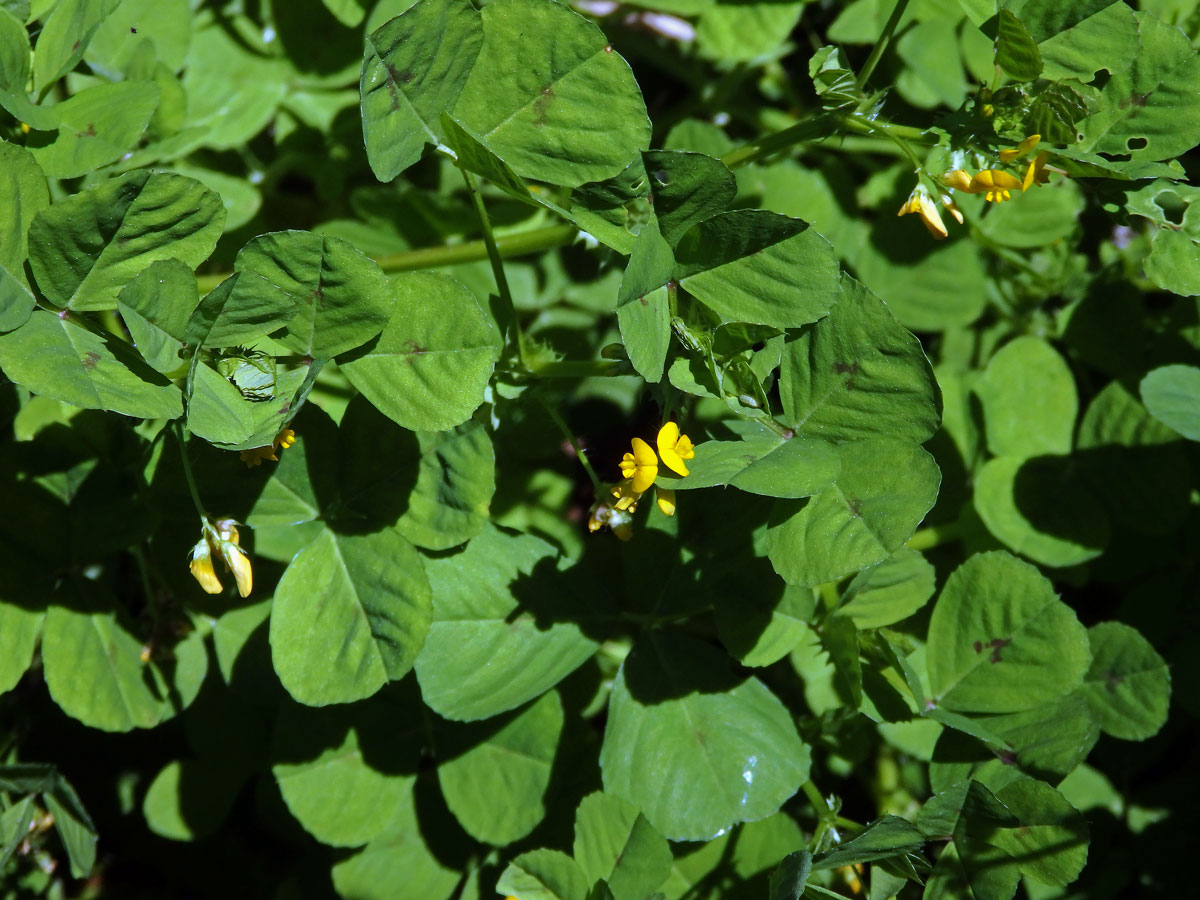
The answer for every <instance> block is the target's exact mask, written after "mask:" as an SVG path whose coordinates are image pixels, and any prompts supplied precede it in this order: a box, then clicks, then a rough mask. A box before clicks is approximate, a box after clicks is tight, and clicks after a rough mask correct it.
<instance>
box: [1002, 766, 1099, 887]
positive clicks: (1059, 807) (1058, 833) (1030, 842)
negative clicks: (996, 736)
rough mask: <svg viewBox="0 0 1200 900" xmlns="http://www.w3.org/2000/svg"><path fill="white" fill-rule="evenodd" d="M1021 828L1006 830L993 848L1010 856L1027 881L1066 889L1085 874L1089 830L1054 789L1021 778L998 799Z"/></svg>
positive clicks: (1073, 809) (1075, 811) (1077, 812)
mask: <svg viewBox="0 0 1200 900" xmlns="http://www.w3.org/2000/svg"><path fill="white" fill-rule="evenodd" d="M996 799H998V800H999V801H1000V802H1001V803H1003V804H1004V805H1005V806H1006V807H1008V809H1009V810H1011V811H1012V813H1013V814H1014V815H1016V817H1017V818H1018V819H1020V820H1021V824H1020V826H1019V827H1016V828H1002V829H1000V830H999V831H998V832H997V833H996V834H994V835H993V836H992V837H991V838H989V842H990V843H991V844H993V845H994V846H996V847H999V848H1000V849H1001V850H1005V851H1007V852H1008V853H1009V854H1010V855H1011V856H1012V858H1013V859H1014V860H1016V861H1017V866H1018V867H1019V868H1020V870H1021V873H1022V874H1023V875H1028V876H1029V877H1030V878H1034V879H1037V880H1038V881H1040V882H1041V883H1042V884H1054V885H1058V886H1060V887H1065V886H1066V885H1068V884H1070V883H1071V882H1072V881H1074V880H1075V879H1076V878H1078V877H1079V873H1080V872H1081V871H1082V870H1083V865H1084V863H1086V862H1087V855H1088V825H1087V822H1086V821H1085V820H1084V818H1083V816H1081V815H1080V814H1079V811H1078V810H1076V809H1075V807H1073V806H1072V805H1071V804H1070V803H1069V802H1068V801H1067V799H1066V798H1065V797H1064V796H1063V795H1062V794H1060V793H1059V792H1058V791H1056V790H1055V789H1054V788H1052V787H1051V786H1050V785H1048V784H1045V783H1043V782H1041V781H1037V780H1035V779H1033V778H1023V779H1021V780H1020V781H1017V782H1014V783H1013V784H1010V785H1009V786H1008V787H1006V788H1004V789H1003V790H1000V791H998V792H997V793H996Z"/></svg>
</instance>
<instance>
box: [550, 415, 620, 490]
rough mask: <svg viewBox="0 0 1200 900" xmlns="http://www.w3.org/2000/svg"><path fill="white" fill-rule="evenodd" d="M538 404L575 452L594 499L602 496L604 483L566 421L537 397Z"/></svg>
mask: <svg viewBox="0 0 1200 900" xmlns="http://www.w3.org/2000/svg"><path fill="white" fill-rule="evenodd" d="M538 402H540V403H541V404H542V408H543V409H545V410H546V414H547V415H548V416H550V420H551V421H552V422H554V424H555V425H557V426H558V430H559V431H561V432H562V433H563V436H564V437H565V438H566V439H567V442H568V443H570V445H571V449H572V450H574V451H575V458H576V459H578V460H579V463H580V465H582V466H583V470H584V471H585V472H587V474H588V478H590V479H591V480H592V489H593V490H594V491H595V492H596V497H597V498H599V497H601V496H602V495H603V494H604V483H603V482H602V481H601V480H600V477H599V476H598V475H597V474H596V470H595V469H593V468H592V464H591V462H590V461H589V460H588V458H587V454H585V453H584V452H583V447H581V446H580V445H579V441H578V440H576V439H575V433H574V432H573V431H571V428H570V426H569V425H567V423H566V420H565V419H563V417H562V416H560V415H559V414H558V410H557V409H555V408H554V407H553V406H552V405H551V404H549V403H547V402H546V400H545V398H543V397H538Z"/></svg>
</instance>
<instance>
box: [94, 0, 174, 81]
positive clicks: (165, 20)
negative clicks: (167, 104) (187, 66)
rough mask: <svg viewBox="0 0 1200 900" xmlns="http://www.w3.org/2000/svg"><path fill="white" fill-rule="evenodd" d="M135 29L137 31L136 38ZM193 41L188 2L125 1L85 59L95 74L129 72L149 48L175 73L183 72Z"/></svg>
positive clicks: (98, 32)
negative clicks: (134, 62) (137, 58)
mask: <svg viewBox="0 0 1200 900" xmlns="http://www.w3.org/2000/svg"><path fill="white" fill-rule="evenodd" d="M131 28H136V29H137V33H136V36H135V35H134V32H132V31H130V29H131ZM191 40H192V16H191V11H190V10H189V9H188V2H187V0H121V3H120V5H119V6H118V7H117V8H116V9H115V10H113V12H112V13H111V14H110V15H108V16H106V17H105V19H104V21H103V22H101V23H100V27H99V28H97V29H96V33H95V34H93V35H92V40H91V43H90V44H88V47H87V51H86V52H85V53H84V59H86V60H87V62H88V65H90V66H91V67H92V69H93V70H95V71H100V72H105V73H107V74H109V75H110V76H111V75H114V74H116V73H118V72H123V71H125V70H126V69H127V68H128V66H129V65H130V63H131V62H132V61H133V60H134V59H135V58H136V57H137V56H138V54H139V53H141V52H143V51H142V46H143V45H149V46H150V47H151V48H152V49H153V52H154V55H155V56H156V57H157V58H158V59H160V60H162V61H163V62H164V63H166V65H167V68H168V69H170V71H172V72H178V71H179V70H180V69H181V68H183V62H184V60H185V59H186V58H187V51H188V46H189V45H190V44H191Z"/></svg>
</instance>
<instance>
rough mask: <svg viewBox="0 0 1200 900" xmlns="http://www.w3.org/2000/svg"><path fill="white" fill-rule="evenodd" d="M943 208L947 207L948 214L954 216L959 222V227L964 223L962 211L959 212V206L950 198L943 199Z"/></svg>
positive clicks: (944, 197)
mask: <svg viewBox="0 0 1200 900" xmlns="http://www.w3.org/2000/svg"><path fill="white" fill-rule="evenodd" d="M942 206H944V207H946V212H948V213H950V215H952V216H954V220H955V221H956V222H958V224H959V225H961V224H962V223H963V214H962V211H961V210H959V208H958V206H956V205H955V203H954V201H953V200H951V199H950V198H949V197H948V196H943V197H942Z"/></svg>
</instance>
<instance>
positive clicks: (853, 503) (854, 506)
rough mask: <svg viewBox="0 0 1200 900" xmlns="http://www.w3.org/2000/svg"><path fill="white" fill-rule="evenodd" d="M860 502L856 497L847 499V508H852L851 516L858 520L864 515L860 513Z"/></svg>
mask: <svg viewBox="0 0 1200 900" xmlns="http://www.w3.org/2000/svg"><path fill="white" fill-rule="evenodd" d="M859 502H860V501H859V500H858V499H857V498H855V497H847V498H846V506H848V507H849V508H850V514H851V515H852V516H854V518H856V519H861V518H862V513H861V512H859V511H858V504H859Z"/></svg>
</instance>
